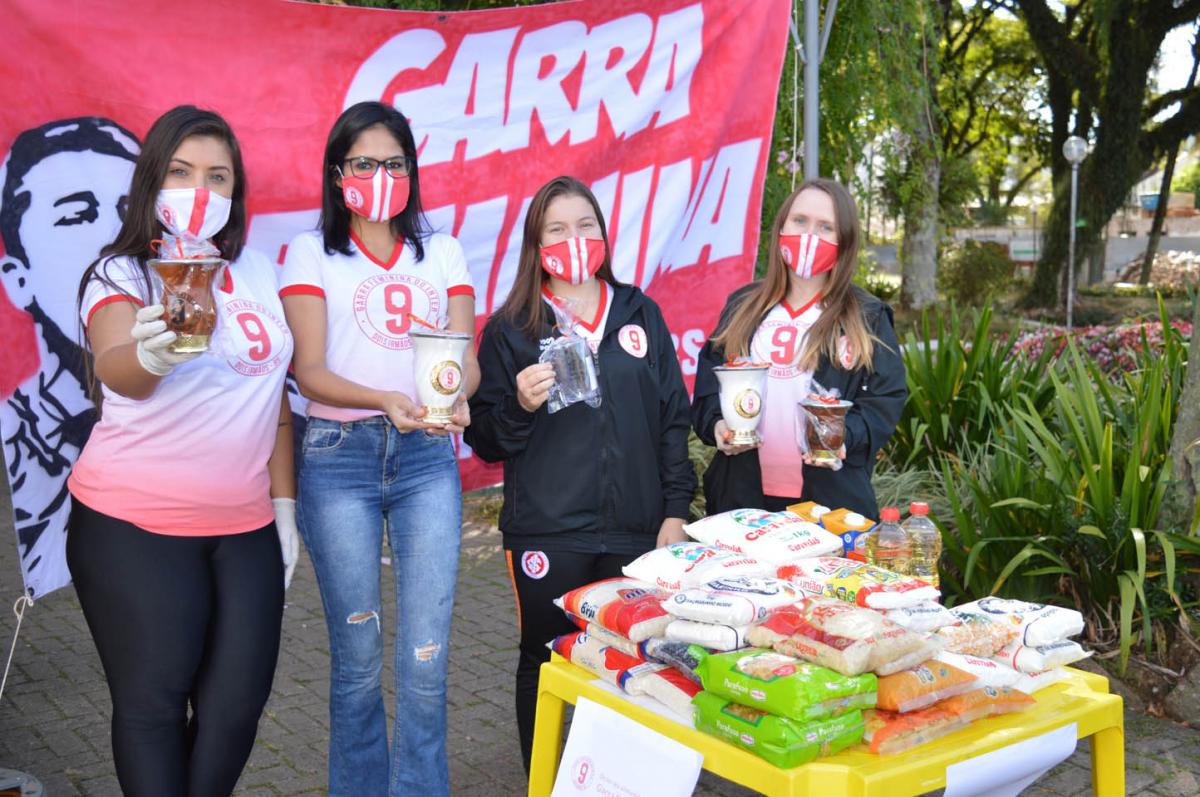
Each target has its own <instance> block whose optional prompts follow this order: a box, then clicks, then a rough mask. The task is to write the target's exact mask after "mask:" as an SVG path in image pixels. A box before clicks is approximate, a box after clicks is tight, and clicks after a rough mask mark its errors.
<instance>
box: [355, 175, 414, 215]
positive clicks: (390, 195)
mask: <svg viewBox="0 0 1200 797" xmlns="http://www.w3.org/2000/svg"><path fill="white" fill-rule="evenodd" d="M342 199H343V200H344V201H345V203H346V207H347V208H349V209H350V212H351V213H356V214H358V215H359V216H362V217H363V218H364V219H366V220H367V221H387V220H388V219H391V218H394V217H396V216H399V215H400V211H402V210H404V206H405V205H407V204H408V178H407V177H392V176H391V175H390V174H388V172H387V169H385V168H383V165H382V164H380V166H379V168H377V169H376V170H375V174H373V175H371V176H370V177H355V176H354V175H352V174H343V175H342Z"/></svg>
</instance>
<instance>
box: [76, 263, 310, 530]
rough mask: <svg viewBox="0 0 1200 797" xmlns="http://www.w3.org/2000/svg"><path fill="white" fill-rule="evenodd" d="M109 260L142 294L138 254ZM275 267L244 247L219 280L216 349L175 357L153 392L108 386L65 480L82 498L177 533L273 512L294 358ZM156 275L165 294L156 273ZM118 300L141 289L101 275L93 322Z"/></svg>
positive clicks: (86, 306)
mask: <svg viewBox="0 0 1200 797" xmlns="http://www.w3.org/2000/svg"><path fill="white" fill-rule="evenodd" d="M101 268H102V269H104V273H105V274H106V275H107V276H108V278H109V279H110V280H112V281H113V282H115V283H116V284H117V285H119V286H121V287H123V288H125V289H126V290H127V291H128V292H129V293H131V294H133V296H137V297H140V296H143V295H145V290H144V289H143V288H142V287H140V286H141V285H142V281H141V280H142V278H141V275H140V272H139V270H138V268H137V266H136V264H135V263H134V262H133V261H131V260H128V259H124V258H118V259H114V260H111V261H109V262H108V263H107V264H106V265H102V266H101ZM276 272H277V267H276V266H275V265H274V264H273V263H271V261H270V260H268V259H267V258H266V257H265V256H263V255H262V254H260V253H258V252H255V251H252V250H249V249H246V250H244V251H243V252H242V255H241V257H239V258H238V259H237V261H236V262H234V263H233V264H231V265H230V266H229V267H228V268H227V270H226V273H225V278H224V280H223V284H221V285H220V286H219V287H218V288H217V289H216V291H215V295H216V298H217V307H218V310H219V313H218V318H217V329H216V332H215V333H214V335H213V337H212V340H211V342H210V348H209V350H208V351H207V352H205V353H204V354H201V355H200V356H199V357H196V358H195V359H193V360H189V361H188V362H186V363H183V364H182V365H179V366H176V367H175V369H174V370H172V371H171V372H170V373H169V374H167V375H166V376H165V377H163V378H162V380H160V381H159V383H158V387H157V388H155V390H154V393H152V394H151V395H150V397H149V398H146V399H143V400H140V401H139V400H136V399H131V398H127V397H125V396H122V395H120V394H118V393H114V392H113V391H111V390H109V389H108V388H103V393H104V404H103V407H102V409H101V416H100V420H99V422H98V423H97V424H96V426H95V428H94V429H93V430H92V435H91V437H90V438H89V439H88V442H87V444H86V445H85V446H84V448H83V452H82V453H81V454H80V456H79V460H78V461H77V462H76V463H75V467H74V469H73V470H72V472H71V476H70V478H69V479H68V481H67V486H68V488H69V489H70V491H71V494H72V495H73V496H75V498H76V499H77V500H79V501H81V502H82V503H84V504H86V505H87V506H89V507H91V508H92V509H94V510H96V511H98V512H102V513H103V514H105V515H109V516H110V517H115V518H118V519H120V520H124V521H127V522H129V523H132V524H134V525H135V526H139V527H141V528H143V529H146V530H147V531H151V532H155V533H158V534H170V535H175V536H213V535H219V534H236V533H240V532H245V531H252V530H254V529H257V528H261V527H263V526H265V525H267V524H268V523H270V522H271V521H272V520H274V513H273V511H272V509H271V497H270V486H271V480H270V476H269V474H268V472H267V460H269V459H270V457H271V452H272V451H273V450H274V447H275V435H276V431H277V430H278V427H279V407H280V401H281V397H282V396H283V390H284V385H283V383H284V378H285V377H286V375H287V368H288V364H289V363H290V362H291V359H292V334H291V332H290V331H289V330H288V327H287V324H285V323H284V317H283V307H282V305H281V304H280V301H279V296H278V275H277V273H276ZM152 282H153V285H152V287H151V289H150V295H151V296H154V297H158V296H159V295H161V287H160V284H159V283H158V280H157V277H153V276H152ZM116 301H131V300H130V298H129V297H128V296H125V295H123V294H122V293H121V292H120V291H119V290H117V289H115V288H113V287H111V286H109V285H106V284H104V283H103V282H100V281H99V280H93V281H92V282H91V283H90V284H89V285H88V288H87V291H86V293H85V296H84V300H83V305H82V312H81V316H82V319H83V322H84V324H85V325H86V324H87V323H88V322H89V321H90V320H91V317H92V314H93V313H94V312H95V311H96V310H97V309H98V308H99V307H101V306H103V305H104V304H107V303H110V302H116ZM135 303H136V304H141V301H140V300H136V301H135Z"/></svg>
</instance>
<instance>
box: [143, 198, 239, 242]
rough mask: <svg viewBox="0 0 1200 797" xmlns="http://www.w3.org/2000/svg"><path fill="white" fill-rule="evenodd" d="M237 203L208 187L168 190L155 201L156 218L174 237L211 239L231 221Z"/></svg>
mask: <svg viewBox="0 0 1200 797" xmlns="http://www.w3.org/2000/svg"><path fill="white" fill-rule="evenodd" d="M232 206H233V200H231V199H230V198H229V197H224V196H221V195H220V194H216V193H213V192H212V191H209V190H208V189H207V188H164V189H162V190H161V191H159V192H158V198H157V199H155V200H154V215H155V216H157V217H158V220H159V221H161V222H162V225H163V226H164V227H166V228H167V232H169V233H171V234H172V235H188V236H191V237H192V238H198V239H200V240H207V239H209V238H212V237H213V236H214V235H216V234H217V233H219V232H220V231H221V228H222V227H224V226H225V223H226V222H227V221H229V209H230V208H231V207H232Z"/></svg>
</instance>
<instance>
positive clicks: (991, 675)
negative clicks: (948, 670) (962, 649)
mask: <svg viewBox="0 0 1200 797" xmlns="http://www.w3.org/2000/svg"><path fill="white" fill-rule="evenodd" d="M934 658H935V659H937V660H938V661H943V662H945V663H946V664H949V665H952V666H954V667H957V668H958V669H960V670H962V671H963V672H966V673H970V675H971V677H973V678H974V679H975V683H976V685H977V686H990V687H993V688H995V689H999V688H1001V687H1004V686H1016V684H1017V682H1018V681H1020V680H1021V673H1019V672H1017V671H1016V670H1014V669H1013V668H1012V667H1009V666H1008V665H1006V664H1001V663H1000V662H998V661H995V660H994V659H981V658H979V657H978V656H964V655H962V654H961V653H951V652H950V651H948V650H943V651H942V652H941V653H939V654H937V655H936V656H934Z"/></svg>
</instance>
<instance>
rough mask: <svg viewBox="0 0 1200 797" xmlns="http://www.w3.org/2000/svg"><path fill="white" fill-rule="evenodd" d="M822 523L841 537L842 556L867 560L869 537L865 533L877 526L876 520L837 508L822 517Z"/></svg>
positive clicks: (859, 560)
mask: <svg viewBox="0 0 1200 797" xmlns="http://www.w3.org/2000/svg"><path fill="white" fill-rule="evenodd" d="M821 525H823V526H824V527H825V529H826V530H827V531H828V532H829V533H830V534H836V535H837V536H838V537H839V538H840V539H841V541H842V556H844V557H846V558H847V559H853V560H855V561H857V562H865V561H867V557H866V546H867V538H866V537H865V536H864V535H865V534H866V533H867V532H869V531H870V530H871V529H873V528H875V525H876V524H875V521H874V520H871V519H870V518H867V517H863V516H862V515H860V514H858V513H857V512H852V511H850V510H849V509H835V510H833V511H832V512H829V513H827V514H825V515H824V516H823V517H822V518H821Z"/></svg>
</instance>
